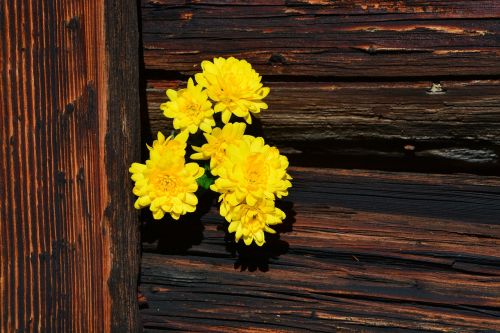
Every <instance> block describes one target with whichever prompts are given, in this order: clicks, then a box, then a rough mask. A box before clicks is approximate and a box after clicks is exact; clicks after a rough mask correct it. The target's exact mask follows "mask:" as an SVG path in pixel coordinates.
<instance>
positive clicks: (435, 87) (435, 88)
mask: <svg viewBox="0 0 500 333" xmlns="http://www.w3.org/2000/svg"><path fill="white" fill-rule="evenodd" d="M427 94H428V95H444V94H446V90H445V89H443V87H442V86H441V83H439V82H433V83H432V86H431V87H430V88H429V89H428V90H427Z"/></svg>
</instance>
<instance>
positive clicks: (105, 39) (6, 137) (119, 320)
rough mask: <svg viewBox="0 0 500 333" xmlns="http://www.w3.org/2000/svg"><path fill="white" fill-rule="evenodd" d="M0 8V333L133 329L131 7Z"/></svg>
mask: <svg viewBox="0 0 500 333" xmlns="http://www.w3.org/2000/svg"><path fill="white" fill-rule="evenodd" d="M0 6H1V7H0V29H1V34H0V35H1V36H2V39H1V42H0V68H1V77H0V109H1V114H0V144H1V146H2V149H1V150H0V158H1V164H0V182H1V184H0V191H1V192H0V197H1V200H0V213H1V215H0V263H1V265H0V299H1V302H0V332H111V331H114V332H127V331H138V330H139V328H138V313H137V304H136V285H137V272H138V266H139V253H138V229H137V223H136V219H135V215H134V213H133V211H132V209H131V201H132V198H131V194H130V188H131V184H130V182H129V181H128V174H127V167H128V165H129V164H130V163H131V162H132V161H133V160H136V159H137V158H138V155H139V152H138V144H137V143H138V141H139V135H138V134H139V126H140V124H139V112H138V111H139V98H138V90H137V89H138V54H137V53H138V52H137V48H138V32H137V15H136V14H137V13H136V4H135V2H134V1H131V0H127V1H118V0H106V1H104V2H101V1H97V0H93V1H84V0H78V1H64V0H57V1H52V0H50V1H49V0H42V1H29V0H18V1H10V0H8V1H5V2H2V4H1V5H0Z"/></svg>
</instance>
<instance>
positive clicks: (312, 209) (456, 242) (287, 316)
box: [140, 168, 500, 332]
mask: <svg viewBox="0 0 500 333" xmlns="http://www.w3.org/2000/svg"><path fill="white" fill-rule="evenodd" d="M291 173H292V175H293V177H294V187H293V190H292V191H291V194H290V197H289V198H287V201H286V202H285V203H284V204H283V205H282V206H283V208H284V209H285V211H286V212H287V213H288V216H289V219H288V220H287V222H286V224H285V225H284V226H283V227H282V228H281V230H282V231H283V232H284V233H283V234H282V236H281V239H278V238H268V243H267V245H266V247H264V248H263V249H262V250H260V251H259V250H258V249H255V248H252V249H250V250H247V251H245V248H241V247H238V246H235V245H234V244H232V243H231V242H225V241H224V237H225V233H224V231H223V229H224V225H223V223H222V220H221V219H220V218H218V217H217V216H216V215H215V214H214V213H213V212H212V213H210V214H208V215H207V216H205V217H203V218H202V221H203V225H204V227H203V226H202V225H201V222H200V221H199V220H197V219H188V220H184V221H180V222H177V223H176V222H172V221H160V222H156V223H154V224H146V225H145V229H144V233H143V235H144V237H145V239H144V241H145V243H143V245H144V249H145V251H146V253H144V255H143V260H142V273H141V286H140V289H141V292H142V293H143V294H144V295H145V298H146V299H147V306H146V307H145V308H144V309H142V310H141V311H142V318H143V323H144V326H145V332H161V331H162V330H173V329H179V330H184V331H191V332H201V331H204V332H207V331H208V332H271V331H272V332H284V331H300V330H307V331H312V332H332V331H336V330H338V331H341V332H360V331H363V332H372V331H378V330H380V331H384V332H387V331H389V332H390V331H400V330H408V331H415V332H422V331H429V332H472V331H495V330H496V329H498V327H500V319H499V318H500V312H499V311H498V309H499V308H500V268H499V267H500V220H499V216H500V206H499V203H500V178H494V177H476V176H471V175H422V174H412V173H385V172H369V171H356V170H340V169H307V168H303V169H298V168H295V169H293V170H292V171H291ZM227 239H228V240H229V239H230V238H229V237H228V238H227ZM186 249H187V250H186ZM167 254H168V255H167Z"/></svg>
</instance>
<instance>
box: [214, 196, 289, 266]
mask: <svg viewBox="0 0 500 333" xmlns="http://www.w3.org/2000/svg"><path fill="white" fill-rule="evenodd" d="M276 206H277V207H278V208H280V209H281V210H283V211H284V212H285V214H286V218H285V219H284V220H283V223H281V224H279V225H277V226H274V227H273V229H275V230H276V231H277V233H276V234H266V243H265V244H264V245H263V246H257V245H256V244H255V243H252V244H251V245H250V246H247V245H245V244H244V243H243V240H240V241H239V242H238V243H236V242H235V240H234V233H232V234H231V233H229V232H228V231H227V223H226V224H225V225H224V226H221V228H224V229H225V231H226V235H225V241H226V250H227V251H228V252H229V253H231V255H233V256H235V257H237V258H236V261H235V263H234V269H239V270H240V271H241V272H243V271H249V272H255V271H256V270H259V271H261V272H267V271H269V262H270V260H271V259H278V257H279V256H280V255H283V254H286V253H287V252H288V250H289V248H290V246H289V244H288V242H286V241H284V240H282V239H281V238H280V234H281V233H286V232H291V231H293V224H294V223H295V215H296V213H295V210H294V209H293V203H292V202H291V201H277V202H276Z"/></svg>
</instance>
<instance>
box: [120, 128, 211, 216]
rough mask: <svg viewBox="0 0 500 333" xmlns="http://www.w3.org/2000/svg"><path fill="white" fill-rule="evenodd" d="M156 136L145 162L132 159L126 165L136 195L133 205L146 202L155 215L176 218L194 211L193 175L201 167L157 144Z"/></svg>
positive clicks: (139, 206) (194, 179)
mask: <svg viewBox="0 0 500 333" xmlns="http://www.w3.org/2000/svg"><path fill="white" fill-rule="evenodd" d="M158 139H159V140H158V143H157V144H156V145H155V144H153V147H151V151H150V154H151V159H149V160H147V161H146V164H141V163H133V164H132V166H131V167H130V169H129V171H130V172H131V173H132V177H131V178H132V180H133V181H134V182H135V186H134V189H133V193H134V194H135V195H136V196H138V199H137V200H136V202H135V204H134V207H135V208H136V209H140V208H144V207H147V206H149V209H150V210H151V212H153V217H154V218H155V219H161V218H163V216H164V215H165V213H168V214H170V215H171V216H172V218H174V219H176V220H177V219H179V217H180V216H181V215H184V214H186V213H188V212H194V211H195V209H196V205H197V204H198V199H197V198H196V195H195V194H194V193H195V192H196V190H197V189H198V184H197V182H196V179H197V178H199V177H201V176H202V175H203V172H204V170H203V168H201V167H200V166H199V165H198V164H196V163H187V164H185V163H184V159H183V158H182V159H179V158H172V157H173V156H175V155H176V154H177V153H178V151H176V150H175V149H172V150H170V149H168V146H167V148H166V146H165V145H162V144H160V141H161V140H160V137H159V138H158ZM171 141H175V140H171ZM171 141H168V142H171ZM163 142H165V141H163ZM157 149H158V150H157Z"/></svg>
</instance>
